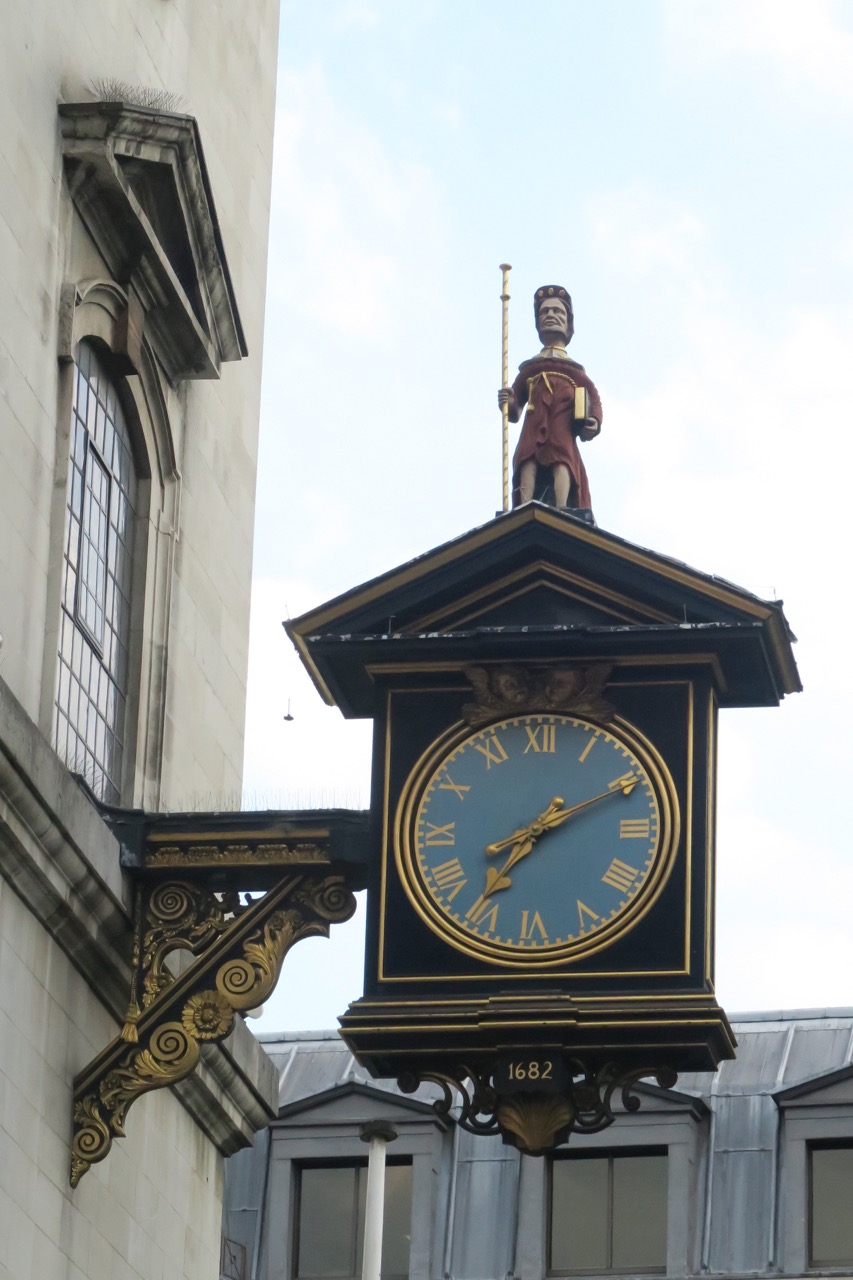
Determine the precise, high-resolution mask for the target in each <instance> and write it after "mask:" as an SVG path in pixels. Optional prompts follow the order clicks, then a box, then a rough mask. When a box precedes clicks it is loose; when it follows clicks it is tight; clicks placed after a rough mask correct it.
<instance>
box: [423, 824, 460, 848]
mask: <svg viewBox="0 0 853 1280" xmlns="http://www.w3.org/2000/svg"><path fill="white" fill-rule="evenodd" d="M455 827H456V823H455V822H447V823H445V825H444V826H443V827H438V826H436V824H435V823H434V822H427V823H426V831H425V833H424V844H425V845H426V846H427V848H433V847H434V846H435V845H437V844H456V835H455Z"/></svg>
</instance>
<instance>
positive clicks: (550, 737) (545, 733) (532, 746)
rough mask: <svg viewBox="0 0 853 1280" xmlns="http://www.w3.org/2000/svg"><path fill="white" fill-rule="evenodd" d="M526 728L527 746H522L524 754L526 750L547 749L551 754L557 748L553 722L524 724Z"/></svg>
mask: <svg viewBox="0 0 853 1280" xmlns="http://www.w3.org/2000/svg"><path fill="white" fill-rule="evenodd" d="M524 727H525V729H526V730H527V746H526V747H525V748H524V755H527V753H528V751H549V752H551V754H552V755H553V754H554V752H555V751H556V750H557V726H556V725H555V724H538V725H536V726H534V727H531V726H530V725H529V724H526V725H525V726H524Z"/></svg>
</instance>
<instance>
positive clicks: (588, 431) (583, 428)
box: [577, 418, 601, 440]
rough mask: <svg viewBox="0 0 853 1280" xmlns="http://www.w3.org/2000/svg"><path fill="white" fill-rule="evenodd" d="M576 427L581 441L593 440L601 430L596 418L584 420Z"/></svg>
mask: <svg viewBox="0 0 853 1280" xmlns="http://www.w3.org/2000/svg"><path fill="white" fill-rule="evenodd" d="M577 426H578V435H579V436H580V438H581V440H593V439H594V438H595V437H596V436H597V435H598V433H599V431H600V430H601V423H600V422H599V421H598V418H584V419H583V420H582V421H581V422H580V423H578V424H577Z"/></svg>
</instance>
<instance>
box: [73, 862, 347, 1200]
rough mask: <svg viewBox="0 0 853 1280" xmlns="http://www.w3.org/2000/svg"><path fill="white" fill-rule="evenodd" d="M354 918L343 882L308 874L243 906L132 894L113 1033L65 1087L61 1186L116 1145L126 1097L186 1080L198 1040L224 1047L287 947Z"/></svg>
mask: <svg viewBox="0 0 853 1280" xmlns="http://www.w3.org/2000/svg"><path fill="white" fill-rule="evenodd" d="M354 911H355V898H354V896H353V894H352V892H351V890H350V889H349V888H348V886H347V883H346V881H345V878H344V876H342V875H332V874H329V873H328V871H327V870H326V869H323V870H321V869H320V868H318V869H317V870H316V871H315V870H310V871H299V872H293V873H290V874H285V875H284V876H283V878H282V879H281V880H280V881H279V883H278V884H276V885H275V887H273V888H271V889H269V891H268V892H266V893H265V894H264V895H263V896H262V897H258V898H254V899H253V900H246V895H241V894H239V893H237V892H236V891H234V890H228V891H227V892H221V893H216V892H212V891H210V890H208V889H207V888H206V887H204V886H200V885H199V884H198V883H192V882H189V881H180V880H175V881H165V882H164V881H161V882H159V883H156V882H152V883H142V884H140V885H138V886H137V890H136V895H135V908H134V917H135V918H134V944H133V978H132V987H131V998H130V1005H129V1008H128V1014H127V1018H126V1020H125V1025H124V1028H123V1029H122V1032H121V1034H120V1035H119V1036H117V1037H116V1038H115V1040H113V1042H112V1043H111V1044H110V1045H109V1046H108V1047H107V1048H106V1049H105V1050H104V1051H103V1052H102V1053H101V1054H99V1056H98V1057H97V1058H95V1059H94V1061H93V1062H91V1063H90V1064H89V1066H88V1067H87V1068H86V1069H85V1070H84V1071H83V1072H81V1074H80V1075H79V1076H78V1077H77V1080H76V1081H75V1086H74V1136H73V1140H72V1154H71V1185H72V1186H74V1187H76V1186H77V1184H78V1182H79V1181H80V1179H81V1178H82V1176H83V1175H84V1173H86V1171H87V1170H88V1169H89V1168H90V1167H91V1165H93V1164H94V1163H96V1161H98V1160H103V1159H104V1157H105V1156H106V1155H107V1154H108V1153H109V1150H110V1147H111V1145H112V1140H113V1138H123V1137H124V1125H125V1120H126V1117H127V1112H128V1110H129V1108H130V1106H131V1104H132V1103H133V1102H135V1101H136V1099H137V1098H138V1097H140V1096H141V1095H142V1094H143V1093H147V1092H149V1091H150V1090H152V1089H162V1088H164V1087H165V1086H167V1085H172V1084H175V1083H176V1082H177V1081H179V1080H182V1079H183V1078H184V1077H185V1076H188V1075H189V1074H190V1072H191V1071H192V1070H193V1069H194V1067H195V1066H196V1064H197V1062H198V1060H199V1057H200V1055H201V1046H202V1044H203V1043H204V1042H216V1041H220V1040H224V1039H225V1037H226V1036H227V1035H228V1034H229V1032H230V1031H231V1029H232V1027H233V1024H234V1015H235V1013H239V1012H245V1011H246V1010H248V1009H253V1008H256V1007H257V1006H258V1005H260V1004H262V1003H263V1002H264V1000H266V999H267V997H268V996H269V995H270V993H271V992H272V991H273V989H274V988H275V985H276V982H277V981H278V976H279V973H280V971H281V966H282V963H283V961H284V957H285V956H286V955H287V953H288V951H289V950H290V948H291V947H292V946H293V945H294V943H296V942H298V941H300V939H302V938H306V937H310V936H312V935H317V934H320V935H324V936H326V935H328V932H329V926H330V925H331V924H333V923H337V922H339V921H344V920H348V919H349V918H350V916H351V915H352V914H353V912H354ZM175 951H185V952H189V953H190V954H191V955H192V956H194V957H196V958H195V959H194V960H193V962H192V963H191V964H190V965H189V966H188V967H186V968H184V969H183V971H182V972H179V973H178V974H177V976H175V975H174V974H173V973H172V972H170V970H168V969H167V968H166V966H165V963H164V962H165V960H166V957H167V956H168V955H169V954H171V953H174V952H175Z"/></svg>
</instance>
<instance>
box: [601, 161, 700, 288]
mask: <svg viewBox="0 0 853 1280" xmlns="http://www.w3.org/2000/svg"><path fill="white" fill-rule="evenodd" d="M588 222H589V226H590V231H591V239H592V245H593V248H594V251H595V253H596V256H597V258H598V259H599V261H600V263H601V265H602V267H603V268H605V269H606V270H608V271H610V272H611V273H612V274H614V275H615V274H619V275H621V276H622V277H623V278H624V277H628V278H629V279H630V278H632V277H642V276H649V275H652V274H654V275H655V276H656V277H657V278H658V279H666V281H667V284H668V287H670V288H671V287H672V286H673V284H675V283H677V284H678V286H679V287H680V288H681V289H682V290H686V291H688V292H689V293H690V294H691V295H692V298H691V300H692V301H697V300H700V301H701V300H702V299H704V298H706V297H707V296H708V294H709V292H710V281H711V279H712V278H713V277H714V275H715V272H714V270H713V264H712V263H711V260H710V256H709V252H708V247H707V246H708V228H707V225H706V223H705V222H704V221H703V220H702V218H700V217H699V215H698V214H697V213H696V212H695V211H694V210H692V209H689V208H687V207H686V206H684V205H681V204H678V203H677V202H676V201H674V200H670V199H667V198H666V197H663V196H660V195H658V194H657V193H655V192H653V191H650V190H648V189H647V188H645V187H642V186H630V187H622V188H619V189H617V190H614V191H610V192H600V191H597V192H596V194H595V199H594V201H593V202H591V203H590V205H589V207H588Z"/></svg>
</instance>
